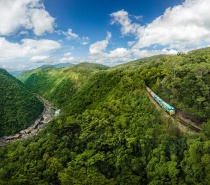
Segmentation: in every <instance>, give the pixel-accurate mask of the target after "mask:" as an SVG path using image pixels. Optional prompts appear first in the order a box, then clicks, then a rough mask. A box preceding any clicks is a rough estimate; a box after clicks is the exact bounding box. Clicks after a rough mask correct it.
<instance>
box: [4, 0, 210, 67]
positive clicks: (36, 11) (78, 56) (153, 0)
mask: <svg viewBox="0 0 210 185" xmlns="http://www.w3.org/2000/svg"><path fill="white" fill-rule="evenodd" d="M209 8H210V1H209V0H146V1H145V0H0V67H2V68H5V69H7V70H28V69H33V68H37V67H39V66H41V65H44V64H49V65H51V64H57V63H66V62H69V63H72V64H78V63H81V62H93V63H100V64H104V65H107V66H115V65H118V64H122V63H126V62H129V61H132V60H135V59H140V58H144V57H148V56H153V55H158V54H176V53H177V52H188V51H190V50H193V49H197V48H202V47H207V46H209V45H210V21H209V20H210V11H209Z"/></svg>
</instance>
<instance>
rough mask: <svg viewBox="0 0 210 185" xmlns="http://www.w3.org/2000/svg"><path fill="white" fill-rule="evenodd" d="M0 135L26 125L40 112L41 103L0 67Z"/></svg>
mask: <svg viewBox="0 0 210 185" xmlns="http://www.w3.org/2000/svg"><path fill="white" fill-rule="evenodd" d="M0 82H1V83H0V97H1V98H0V120H1V121H0V136H3V135H9V134H14V133H16V132H18V131H20V130H22V129H23V128H26V127H28V126H29V125H31V124H32V123H33V121H34V120H35V119H36V118H37V117H38V116H39V115H40V114H41V112H42V110H43V105H42V103H41V102H39V101H38V100H37V99H36V97H34V95H32V94H31V93H30V92H29V91H28V90H27V89H26V88H25V87H24V85H23V84H22V83H21V82H20V81H19V80H17V79H15V78H14V77H13V76H12V75H10V74H9V73H7V72H6V71H5V70H4V69H0Z"/></svg>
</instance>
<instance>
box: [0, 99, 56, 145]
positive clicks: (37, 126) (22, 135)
mask: <svg viewBox="0 0 210 185" xmlns="http://www.w3.org/2000/svg"><path fill="white" fill-rule="evenodd" d="M36 97H37V98H38V99H39V100H40V101H41V102H42V103H43V104H44V110H43V112H42V114H41V115H40V116H39V118H37V119H36V120H35V122H34V124H33V125H31V126H30V127H28V128H26V129H24V130H21V131H20V132H19V133H17V134H15V135H11V136H4V137H2V138H0V148H1V147H3V146H5V145H6V144H8V143H12V142H16V141H19V140H23V139H27V138H30V137H32V136H35V135H37V134H38V132H39V131H41V130H43V129H44V128H45V126H46V124H47V123H49V122H50V121H52V120H53V118H54V117H55V112H56V108H55V107H54V106H52V105H51V104H50V103H49V102H48V101H47V100H45V99H44V98H42V97H41V96H39V95H36ZM58 115H59V114H58ZM58 115H56V116H58Z"/></svg>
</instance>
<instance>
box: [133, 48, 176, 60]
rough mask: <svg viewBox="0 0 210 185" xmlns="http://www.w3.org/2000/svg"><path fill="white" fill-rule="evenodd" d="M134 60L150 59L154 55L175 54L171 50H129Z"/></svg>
mask: <svg viewBox="0 0 210 185" xmlns="http://www.w3.org/2000/svg"><path fill="white" fill-rule="evenodd" d="M130 51H131V53H132V55H133V56H134V58H136V59H138V58H144V57H150V56H154V55H160V54H177V51H176V50H173V49H166V48H164V49H162V50H148V49H143V50H140V49H131V50H130Z"/></svg>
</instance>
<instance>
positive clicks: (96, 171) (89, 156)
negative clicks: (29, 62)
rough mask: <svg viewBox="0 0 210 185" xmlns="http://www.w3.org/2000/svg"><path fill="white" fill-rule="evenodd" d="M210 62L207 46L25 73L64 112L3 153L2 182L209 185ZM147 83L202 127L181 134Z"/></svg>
mask: <svg viewBox="0 0 210 185" xmlns="http://www.w3.org/2000/svg"><path fill="white" fill-rule="evenodd" d="M209 61H210V48H204V49H200V50H195V51H192V52H189V53H187V54H184V53H178V54H177V55H159V56H153V57H149V58H144V59H140V60H136V61H132V62H129V63H127V64H124V65H120V66H116V67H113V68H109V69H108V68H107V67H104V66H101V65H96V64H87V63H84V64H80V65H76V66H72V67H67V68H62V69H37V70H34V71H30V72H28V73H25V76H21V78H22V79H24V80H23V81H24V83H25V85H26V86H27V87H28V89H30V90H31V91H33V92H36V93H40V95H43V96H44V97H47V98H49V99H50V100H51V101H53V102H55V103H57V104H58V105H59V107H60V108H61V114H60V116H58V117H57V118H56V119H55V120H53V121H52V122H51V123H50V124H48V126H47V128H46V129H45V130H43V131H42V132H40V133H39V134H38V135H37V136H36V137H33V138H30V139H29V140H25V141H21V142H16V143H12V144H9V145H7V146H5V147H4V148H2V149H1V150H0V156H1V160H0V184H3V185H4V184H9V185H10V184H11V185H12V184H17V185H19V184H61V185H65V184H82V185H86V184H102V185H103V184H104V185H105V184H106V185H107V184H108V185H118V184H124V185H127V184H128V185H129V184H134V185H139V184H204V185H205V184H209V178H210V176H209V174H210V164H209V161H210V145H209V143H210V115H209V107H210V106H209V103H210V99H209V98H210V96H209V89H210V87H209V86H210V83H209V82H210V81H209V80H210V62H209ZM146 86H149V87H150V88H151V89H152V90H153V91H154V92H156V93H157V94H158V95H159V96H160V97H161V98H163V99H164V100H165V101H167V102H168V103H170V104H171V105H173V106H174V107H175V108H176V109H180V110H182V111H183V112H184V113H186V114H188V115H190V116H194V117H195V118H198V119H199V120H201V121H202V131H201V132H200V133H196V134H193V133H192V134H185V133H182V132H181V131H180V130H179V129H178V128H177V125H176V124H178V123H177V121H176V119H174V118H173V117H169V116H167V115H165V114H164V112H163V111H162V110H158V109H156V107H155V105H154V104H153V103H152V102H151V101H150V99H149V97H148V94H147V92H146ZM189 124H190V123H189ZM186 129H187V128H186Z"/></svg>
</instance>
